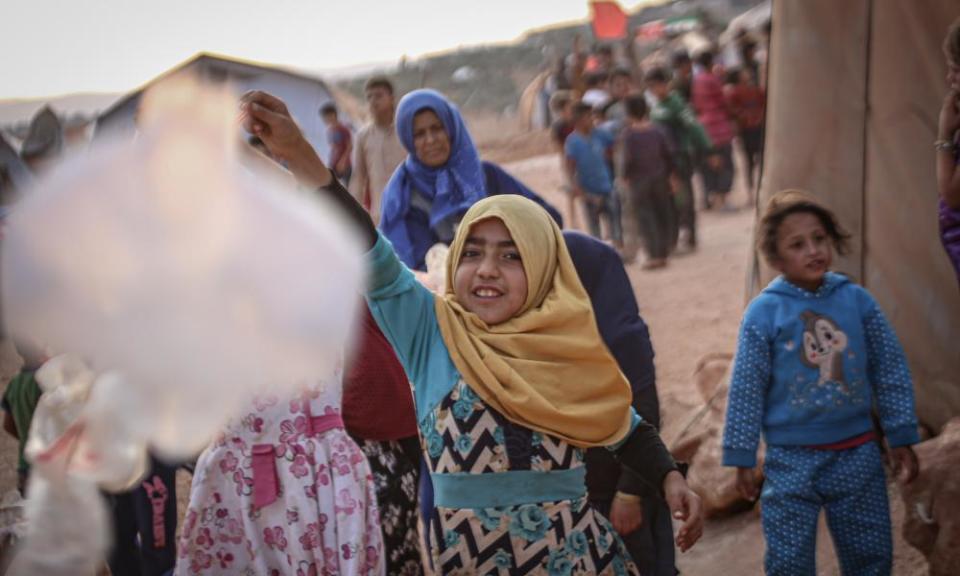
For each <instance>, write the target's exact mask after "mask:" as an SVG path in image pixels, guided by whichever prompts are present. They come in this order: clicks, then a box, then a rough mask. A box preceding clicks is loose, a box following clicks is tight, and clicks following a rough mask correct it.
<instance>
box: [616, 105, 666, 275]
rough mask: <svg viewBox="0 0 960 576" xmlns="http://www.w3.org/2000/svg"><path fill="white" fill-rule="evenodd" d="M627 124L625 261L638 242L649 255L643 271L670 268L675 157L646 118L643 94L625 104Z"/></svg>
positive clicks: (623, 148)
mask: <svg viewBox="0 0 960 576" xmlns="http://www.w3.org/2000/svg"><path fill="white" fill-rule="evenodd" d="M625 106H626V110H627V119H628V124H627V126H626V127H625V128H624V130H623V133H622V134H621V136H620V146H619V154H618V167H617V176H618V178H621V179H622V180H623V183H622V184H621V185H620V186H619V188H620V191H621V194H622V195H623V206H624V210H625V212H626V214H625V216H626V218H625V219H624V224H625V229H626V232H627V233H626V242H625V248H624V260H625V261H627V262H629V261H631V260H633V258H634V257H635V256H636V253H637V244H638V239H639V238H643V244H644V248H646V251H647V260H646V261H645V262H644V263H643V268H644V269H647V270H649V269H654V268H662V267H664V266H666V265H667V255H668V254H669V253H670V249H671V248H672V246H673V239H674V236H675V230H676V226H677V218H676V207H675V206H674V204H673V197H672V194H671V183H672V181H673V180H674V178H673V169H674V168H673V159H672V156H671V152H670V146H669V144H668V143H667V137H666V136H665V135H664V133H663V132H661V131H660V130H659V129H658V128H656V127H655V126H654V125H653V124H651V123H650V121H649V120H648V119H647V102H646V100H645V99H644V97H643V94H632V95H630V96H628V97H627V99H626V102H625Z"/></svg>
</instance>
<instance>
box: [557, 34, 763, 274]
mask: <svg viewBox="0 0 960 576" xmlns="http://www.w3.org/2000/svg"><path fill="white" fill-rule="evenodd" d="M739 46H740V56H741V62H740V63H739V65H738V66H736V67H731V68H723V67H722V66H719V65H718V63H717V62H715V60H714V54H713V52H712V51H711V50H709V49H706V50H702V51H701V52H699V53H698V54H697V55H696V59H695V60H696V62H695V65H694V62H693V61H692V60H691V58H690V56H689V55H688V54H687V53H686V52H683V51H681V52H678V53H676V54H675V55H674V56H673V58H672V69H670V68H668V65H667V64H666V63H663V62H659V63H658V62H653V63H652V64H650V65H649V66H646V67H645V68H644V67H641V66H640V65H638V64H637V63H636V61H635V59H631V58H628V59H625V60H624V61H623V62H622V63H620V64H619V65H618V64H617V63H616V62H615V61H614V59H613V53H612V51H610V50H609V49H608V50H604V51H597V53H596V54H594V58H593V59H592V60H588V61H587V62H588V64H584V65H583V66H582V70H580V68H577V70H578V71H579V72H580V74H579V75H578V77H582V82H580V83H579V85H577V86H579V89H578V88H577V87H571V89H568V90H556V91H554V92H553V94H552V96H551V98H550V110H551V113H552V115H553V117H554V122H553V124H552V126H551V136H552V139H553V141H554V143H555V146H556V149H557V150H558V151H560V155H561V162H562V166H563V167H564V169H565V173H566V184H565V190H566V192H567V194H568V200H567V209H568V210H567V211H568V214H570V215H571V217H572V219H573V221H572V224H573V225H574V226H577V227H579V218H577V208H578V206H577V205H578V204H581V205H582V210H583V214H584V216H585V219H586V224H585V228H586V229H587V230H589V232H590V233H591V234H592V235H593V236H595V237H598V238H601V237H606V238H608V239H609V240H610V241H611V242H612V244H613V245H614V246H615V247H616V248H617V249H618V250H619V251H620V252H621V255H622V257H623V258H624V260H625V261H627V262H630V261H633V260H634V259H635V258H636V255H637V251H638V250H637V249H638V247H639V246H641V245H642V246H643V248H644V251H645V252H646V258H645V260H644V262H643V264H642V267H643V268H644V269H655V268H662V267H663V266H665V265H666V263H667V257H668V256H669V254H670V253H671V252H673V251H674V250H675V249H677V248H682V249H685V250H692V249H695V248H696V245H697V232H696V202H695V200H694V196H693V178H694V174H697V173H699V174H700V176H701V181H702V188H703V190H704V196H703V199H702V201H701V204H702V206H703V207H704V209H719V210H730V209H732V206H731V205H730V203H729V202H728V200H727V196H728V195H729V193H730V191H731V189H732V187H733V182H734V152H733V150H734V143H735V142H739V145H740V147H741V150H742V153H743V157H744V158H745V165H746V166H745V171H746V173H745V180H746V184H747V188H748V196H749V197H751V198H752V197H753V191H754V185H755V182H756V180H755V171H756V169H757V167H758V166H759V162H760V156H761V154H762V146H763V119H764V111H765V100H766V97H765V93H764V89H763V88H762V87H761V83H762V82H761V81H762V78H761V77H760V66H759V64H758V63H757V61H756V57H755V54H756V50H755V48H756V43H755V42H754V41H752V40H750V39H749V38H746V37H745V38H741V39H740V41H739ZM628 56H629V52H628ZM723 78H726V80H725V81H724V80H723ZM641 101H643V104H642V105H641V103H640V102H641ZM654 132H658V133H660V135H661V136H660V137H657V136H654V135H653V133H654ZM601 217H602V218H603V220H604V223H605V230H606V232H605V234H604V232H603V230H602V227H601Z"/></svg>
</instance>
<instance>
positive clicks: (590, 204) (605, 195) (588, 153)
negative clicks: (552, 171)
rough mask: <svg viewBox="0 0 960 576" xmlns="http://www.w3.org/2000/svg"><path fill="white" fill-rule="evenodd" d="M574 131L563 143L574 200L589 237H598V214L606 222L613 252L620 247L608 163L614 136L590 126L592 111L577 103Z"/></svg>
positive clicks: (616, 212)
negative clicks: (582, 208)
mask: <svg viewBox="0 0 960 576" xmlns="http://www.w3.org/2000/svg"><path fill="white" fill-rule="evenodd" d="M573 123H574V130H573V132H571V133H570V135H569V136H568V137H567V141H566V143H565V144H564V151H565V153H566V168H567V176H568V177H569V179H570V183H571V186H572V187H573V191H574V192H573V193H574V196H575V197H579V198H583V201H584V206H585V208H586V214H587V225H588V227H589V230H590V234H591V235H592V236H594V237H595V238H602V236H601V232H600V217H601V215H602V216H603V217H604V218H605V219H606V220H607V225H608V228H609V231H610V237H611V240H612V241H613V245H614V246H615V247H616V248H617V250H618V251H619V250H621V249H622V248H623V238H622V233H621V229H620V203H619V201H618V200H617V196H616V194H614V193H613V175H612V174H611V173H610V168H609V165H610V161H611V159H612V157H613V144H614V137H613V135H612V134H610V133H609V132H607V131H605V130H603V129H602V128H596V127H594V125H593V109H592V108H591V107H590V105H589V104H586V103H584V102H578V103H576V104H574V106H573Z"/></svg>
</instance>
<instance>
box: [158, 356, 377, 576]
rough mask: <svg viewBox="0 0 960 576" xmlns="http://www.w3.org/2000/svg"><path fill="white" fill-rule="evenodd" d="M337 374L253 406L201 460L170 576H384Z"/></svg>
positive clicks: (368, 483)
mask: <svg viewBox="0 0 960 576" xmlns="http://www.w3.org/2000/svg"><path fill="white" fill-rule="evenodd" d="M340 380H341V371H340V369H339V368H338V369H337V371H336V372H335V373H334V375H333V376H332V377H331V378H330V379H329V380H327V381H323V382H320V383H318V384H315V385H311V386H309V387H306V388H305V389H304V391H303V394H302V395H301V396H299V397H297V398H293V399H286V400H282V399H279V398H276V397H262V398H258V399H257V400H256V401H255V402H254V403H253V405H252V406H250V409H249V411H248V412H247V413H246V414H245V415H243V416H242V417H240V418H238V419H236V420H234V421H232V422H231V423H230V424H229V425H228V426H227V428H226V430H225V431H224V432H223V434H222V435H221V437H220V438H219V439H218V440H217V441H216V442H215V443H214V444H213V445H211V446H210V447H209V448H207V450H206V451H204V453H203V454H202V455H201V456H200V460H199V461H198V462H197V467H196V473H195V474H194V477H193V486H192V489H191V493H190V505H189V507H188V509H187V513H186V517H185V520H184V523H183V532H182V534H181V537H180V542H179V547H178V554H177V556H178V557H177V568H176V574H244V575H247V574H249V575H258V576H261V575H280V574H291V575H292V574H296V575H297V576H314V575H321V574H343V575H347V574H350V575H355V574H362V575H379V574H384V562H383V544H382V541H381V531H380V521H379V513H378V509H377V503H376V502H377V500H376V494H375V493H374V485H373V482H372V477H371V474H370V469H369V467H368V465H367V461H366V458H365V457H364V455H363V453H362V452H361V451H360V448H359V447H358V446H357V445H356V443H355V442H354V441H353V440H352V439H351V438H350V436H348V435H347V433H346V432H345V431H344V427H343V420H342V419H341V417H340V394H341V385H340Z"/></svg>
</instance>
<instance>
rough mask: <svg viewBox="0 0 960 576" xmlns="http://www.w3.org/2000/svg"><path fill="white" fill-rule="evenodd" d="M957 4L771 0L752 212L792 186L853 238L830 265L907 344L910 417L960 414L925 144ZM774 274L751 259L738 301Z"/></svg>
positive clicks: (952, 320) (950, 314)
mask: <svg viewBox="0 0 960 576" xmlns="http://www.w3.org/2000/svg"><path fill="white" fill-rule="evenodd" d="M958 17H960V2H957V1H956V0H917V1H911V2H902V1H900V0H844V1H843V2H837V1H835V0H804V1H803V2H797V1H792V0H788V1H784V0H777V1H776V2H775V3H774V8H773V34H772V39H771V46H770V57H769V72H768V87H769V88H768V90H769V92H768V95H769V101H768V110H767V128H766V144H765V150H766V152H765V159H764V168H763V177H762V182H761V190H760V196H759V201H758V212H759V210H760V209H762V207H763V205H764V204H765V202H766V200H767V199H769V198H770V196H771V195H772V194H773V193H775V192H776V191H778V190H781V189H784V188H802V189H806V190H809V191H810V192H812V193H814V194H815V195H816V196H817V197H819V198H820V199H821V200H822V201H823V202H824V203H825V204H826V205H827V206H829V207H830V208H831V209H832V210H834V211H835V212H836V214H837V215H838V217H839V218H840V221H841V223H842V224H843V225H844V226H845V227H846V229H847V230H848V231H849V232H851V233H852V235H853V242H852V251H851V253H850V254H849V255H847V256H846V257H844V258H841V259H839V261H838V262H837V267H838V269H839V270H840V271H842V272H845V273H847V274H849V275H850V276H851V277H852V278H853V279H855V280H856V281H858V282H860V283H862V284H863V285H864V286H865V287H866V288H867V289H869V290H870V292H871V293H872V294H873V295H874V296H875V297H876V298H877V300H878V301H879V303H880V305H881V307H882V308H883V310H884V312H885V313H886V314H887V316H888V318H889V319H890V321H891V322H892V323H893V325H894V327H895V329H896V331H897V334H898V336H899V337H900V340H901V342H902V343H903V345H904V348H905V349H906V352H907V356H908V358H909V361H910V367H911V370H912V372H913V377H914V381H915V389H916V397H917V411H918V413H919V416H920V419H921V421H922V422H924V423H925V424H926V425H928V426H931V427H933V428H934V429H939V428H940V427H941V426H942V425H943V424H944V423H945V422H946V421H947V420H948V419H949V418H951V417H953V416H956V415H960V289H958V286H957V280H956V278H955V276H954V272H953V269H952V267H951V265H950V263H949V261H948V259H947V256H946V255H945V253H944V250H943V247H942V245H941V243H940V239H939V233H938V224H937V186H936V173H935V164H934V151H933V141H934V140H935V138H936V129H937V118H938V114H939V110H940V105H941V102H942V100H943V95H944V94H945V93H946V82H945V79H944V75H945V70H946V68H945V63H944V57H943V53H942V51H941V44H942V42H943V37H944V36H945V34H946V30H947V27H948V26H949V24H950V23H951V22H953V21H954V20H955V19H957V18H958ZM774 275H775V272H774V271H772V270H770V269H769V268H768V267H766V265H765V264H764V263H763V262H762V260H761V259H760V258H759V256H758V255H757V254H754V263H753V273H752V275H751V278H750V279H749V281H748V285H749V287H748V292H749V293H750V294H751V295H753V294H756V293H757V292H758V291H759V290H760V289H761V288H762V287H763V286H765V285H766V283H767V282H768V281H769V280H770V279H772V278H773V277H774Z"/></svg>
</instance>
